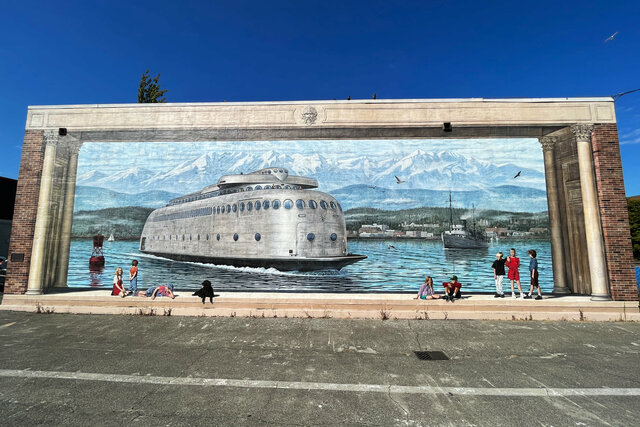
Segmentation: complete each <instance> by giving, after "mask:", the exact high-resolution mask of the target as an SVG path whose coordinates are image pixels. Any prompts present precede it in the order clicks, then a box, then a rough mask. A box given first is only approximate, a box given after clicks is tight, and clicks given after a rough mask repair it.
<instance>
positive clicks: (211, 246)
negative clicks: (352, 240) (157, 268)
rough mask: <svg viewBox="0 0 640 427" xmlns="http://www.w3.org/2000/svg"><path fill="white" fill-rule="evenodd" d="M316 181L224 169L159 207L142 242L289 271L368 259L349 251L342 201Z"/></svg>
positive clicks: (189, 256) (155, 251) (163, 250)
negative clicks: (206, 183)
mask: <svg viewBox="0 0 640 427" xmlns="http://www.w3.org/2000/svg"><path fill="white" fill-rule="evenodd" d="M265 171H266V172H265ZM315 188H317V181H315V180H314V179H312V178H307V177H294V176H289V175H288V173H287V171H286V170H284V169H282V168H270V169H266V170H260V171H257V172H253V173H249V174H244V175H225V176H223V177H221V178H220V180H219V181H218V184H216V185H214V186H209V187H206V188H204V189H203V190H201V191H200V192H196V193H191V194H187V195H184V196H180V197H179V198H176V199H174V200H172V201H171V202H169V204H168V205H167V206H165V207H163V208H159V209H156V210H155V211H153V212H152V213H151V214H150V215H149V217H148V218H147V221H146V223H145V226H144V229H143V231H142V235H141V236H140V248H139V249H140V251H141V252H143V253H147V254H151V255H156V256H160V257H163V258H168V259H172V260H176V261H185V262H201V263H208V264H216V265H230V266H234V267H262V268H276V269H278V270H282V271H293V270H297V271H313V270H325V269H333V270H340V269H342V268H343V267H345V266H347V265H349V264H353V263H354V262H357V261H361V260H363V259H366V258H367V257H366V256H365V255H356V254H351V253H349V252H348V251H347V230H346V226H345V219H344V214H343V212H342V207H341V206H340V204H339V203H338V201H337V200H336V199H335V198H334V197H333V196H331V195H330V194H327V193H323V192H321V191H317V190H315Z"/></svg>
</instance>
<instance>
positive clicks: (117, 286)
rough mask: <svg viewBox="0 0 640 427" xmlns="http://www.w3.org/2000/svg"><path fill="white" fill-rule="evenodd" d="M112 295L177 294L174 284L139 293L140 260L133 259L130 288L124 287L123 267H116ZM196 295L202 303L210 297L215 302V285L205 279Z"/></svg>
mask: <svg viewBox="0 0 640 427" xmlns="http://www.w3.org/2000/svg"><path fill="white" fill-rule="evenodd" d="M111 295H115V296H120V297H121V298H124V297H125V296H127V295H133V296H145V297H151V299H156V296H166V297H169V298H171V299H174V298H175V297H176V296H175V294H174V293H173V285H170V284H169V285H160V286H152V287H151V288H149V289H147V290H146V291H144V292H142V291H141V292H140V293H138V261H137V260H135V259H134V260H133V261H131V269H129V288H128V289H125V288H124V282H123V278H122V268H121V267H118V268H116V273H115V275H114V276H113V290H112V291H111ZM193 295H194V296H198V297H200V298H202V303H203V304H204V302H205V298H209V301H210V302H211V303H212V304H213V297H214V292H213V287H212V286H211V282H210V281H208V280H205V281H204V282H202V284H201V285H200V289H199V290H198V291H196V292H195V293H194V294H193Z"/></svg>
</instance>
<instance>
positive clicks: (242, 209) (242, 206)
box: [240, 202, 244, 212]
mask: <svg viewBox="0 0 640 427" xmlns="http://www.w3.org/2000/svg"><path fill="white" fill-rule="evenodd" d="M240 212H244V202H240Z"/></svg>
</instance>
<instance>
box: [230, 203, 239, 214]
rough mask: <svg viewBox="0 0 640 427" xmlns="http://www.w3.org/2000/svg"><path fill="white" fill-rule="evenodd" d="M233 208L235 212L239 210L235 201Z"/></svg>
mask: <svg viewBox="0 0 640 427" xmlns="http://www.w3.org/2000/svg"><path fill="white" fill-rule="evenodd" d="M231 209H233V211H234V212H237V211H238V205H236V204H235V203H234V204H233V207H232V208H231Z"/></svg>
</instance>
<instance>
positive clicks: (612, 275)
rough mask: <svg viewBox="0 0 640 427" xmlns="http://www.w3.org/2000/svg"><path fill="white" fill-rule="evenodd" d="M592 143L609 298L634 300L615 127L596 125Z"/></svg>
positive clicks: (618, 147)
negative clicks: (609, 291)
mask: <svg viewBox="0 0 640 427" xmlns="http://www.w3.org/2000/svg"><path fill="white" fill-rule="evenodd" d="M592 143H593V161H594V167H595V175H596V184H597V190H598V199H599V204H600V220H601V222H602V232H603V236H604V249H605V256H606V258H607V270H608V274H609V286H610V290H611V297H612V298H613V299H614V300H626V301H635V300H637V299H638V289H637V285H636V275H635V271H634V268H633V249H632V245H631V231H630V228H629V211H628V209H627V198H626V196H625V190H624V180H623V177H622V160H621V158H620V144H619V142H618V129H617V126H616V125H615V124H600V125H596V126H595V128H594V131H593V138H592Z"/></svg>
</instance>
